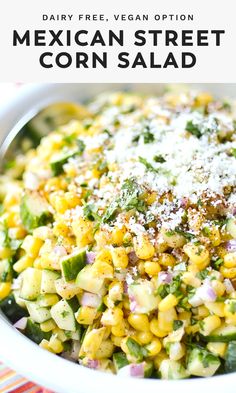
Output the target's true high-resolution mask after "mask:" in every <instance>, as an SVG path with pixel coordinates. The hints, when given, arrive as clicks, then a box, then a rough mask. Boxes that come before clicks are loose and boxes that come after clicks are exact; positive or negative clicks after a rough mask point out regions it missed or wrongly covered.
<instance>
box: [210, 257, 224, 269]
mask: <svg viewBox="0 0 236 393" xmlns="http://www.w3.org/2000/svg"><path fill="white" fill-rule="evenodd" d="M223 262H224V261H223V259H222V258H218V259H217V260H216V261H215V262H213V266H214V268H215V269H218V268H219V267H220V266H221V265H222V263H223Z"/></svg>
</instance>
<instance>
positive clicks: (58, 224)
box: [53, 219, 70, 237]
mask: <svg viewBox="0 0 236 393" xmlns="http://www.w3.org/2000/svg"><path fill="white" fill-rule="evenodd" d="M69 233H70V228H69V227H68V225H67V224H66V223H65V222H64V221H63V219H60V220H59V219H57V220H56V221H55V223H54V225H53V234H54V235H55V236H63V237H66V236H68V234H69Z"/></svg>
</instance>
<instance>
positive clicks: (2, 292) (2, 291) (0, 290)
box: [0, 282, 11, 299]
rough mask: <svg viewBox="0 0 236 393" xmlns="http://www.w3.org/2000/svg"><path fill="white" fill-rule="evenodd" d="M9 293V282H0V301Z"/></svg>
mask: <svg viewBox="0 0 236 393" xmlns="http://www.w3.org/2000/svg"><path fill="white" fill-rule="evenodd" d="M10 292H11V283H10V282H1V283H0V299H5V297H7V296H8V295H9V293H10Z"/></svg>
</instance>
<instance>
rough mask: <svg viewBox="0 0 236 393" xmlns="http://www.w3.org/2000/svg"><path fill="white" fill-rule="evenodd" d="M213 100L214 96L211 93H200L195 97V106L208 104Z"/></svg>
mask: <svg viewBox="0 0 236 393" xmlns="http://www.w3.org/2000/svg"><path fill="white" fill-rule="evenodd" d="M212 101H213V97H212V95H211V94H209V93H200V94H198V95H197V96H196V98H195V106H197V107H198V106H206V105H208V104H210V103H211V102H212Z"/></svg>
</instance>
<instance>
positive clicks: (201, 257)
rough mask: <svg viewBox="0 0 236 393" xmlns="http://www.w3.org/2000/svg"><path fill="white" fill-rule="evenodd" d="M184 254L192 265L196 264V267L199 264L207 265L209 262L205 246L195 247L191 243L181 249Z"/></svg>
mask: <svg viewBox="0 0 236 393" xmlns="http://www.w3.org/2000/svg"><path fill="white" fill-rule="evenodd" d="M183 250H184V252H185V254H186V255H187V256H188V257H189V259H190V261H191V262H192V263H196V265H200V264H206V266H207V264H209V262H210V254H209V251H208V250H207V249H206V247H205V246H203V245H200V246H196V245H195V244H193V243H188V244H185V246H184V247H183Z"/></svg>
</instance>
